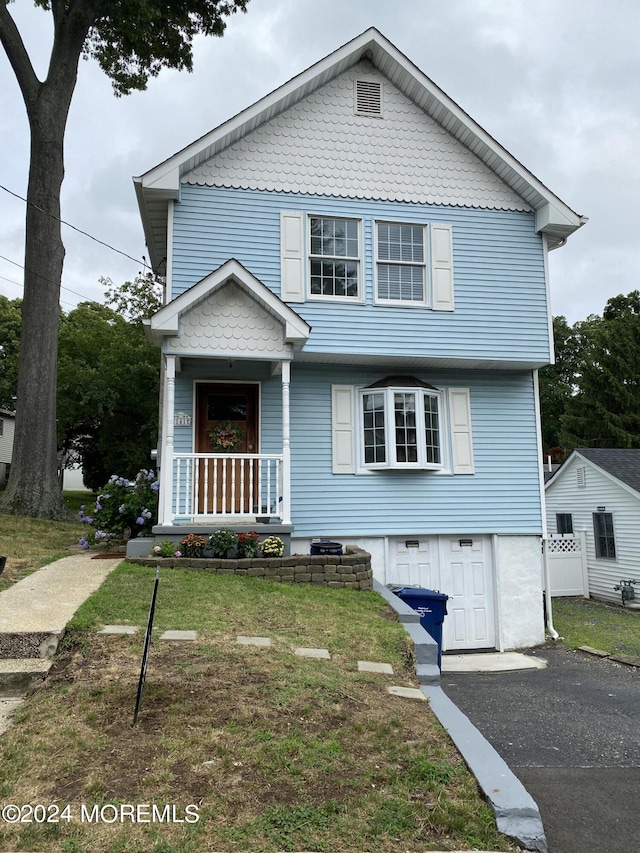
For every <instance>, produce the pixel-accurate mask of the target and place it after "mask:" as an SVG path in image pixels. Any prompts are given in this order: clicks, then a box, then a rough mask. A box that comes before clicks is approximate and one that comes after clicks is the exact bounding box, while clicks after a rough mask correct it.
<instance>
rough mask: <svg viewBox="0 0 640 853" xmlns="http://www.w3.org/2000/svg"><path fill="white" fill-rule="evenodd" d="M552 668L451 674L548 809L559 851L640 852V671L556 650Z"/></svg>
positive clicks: (467, 706)
mask: <svg viewBox="0 0 640 853" xmlns="http://www.w3.org/2000/svg"><path fill="white" fill-rule="evenodd" d="M533 654H535V655H536V656H537V657H542V658H545V659H546V660H547V661H548V667H547V668H546V669H543V670H526V671H521V672H508V673H505V672H503V673H479V674H478V673H465V674H458V673H456V674H454V673H450V674H446V673H443V674H442V687H443V689H444V691H445V692H446V693H447V695H448V696H449V697H450V698H451V699H452V700H453V701H454V702H455V703H456V705H457V706H458V707H459V708H460V710H461V711H463V713H465V714H466V715H467V716H468V717H469V719H470V720H471V722H472V723H473V724H474V725H475V726H476V727H477V728H478V729H479V730H480V731H481V732H482V734H483V735H484V736H485V737H486V738H487V740H488V741H489V742H490V743H491V744H492V745H493V746H494V748H495V749H496V750H497V751H498V753H499V754H500V755H501V756H502V758H504V760H505V761H506V762H507V764H508V765H509V766H510V767H511V769H512V770H513V772H514V773H515V774H516V775H517V776H518V778H519V779H520V780H521V781H522V783H523V784H524V786H525V787H526V788H527V790H528V791H529V793H530V794H531V796H532V797H533V798H534V800H535V801H536V802H537V803H538V806H539V808H540V814H541V816H542V821H543V824H544V827H545V831H546V835H547V841H548V844H549V851H550V853H601V851H607V853H630V851H632V850H638V849H640V806H639V804H638V802H639V801H638V795H639V792H640V670H637V669H635V668H633V667H627V666H624V665H623V664H616V663H612V662H610V661H607V660H600V659H597V658H591V657H589V656H587V655H585V654H584V653H582V652H574V651H571V650H568V649H564V648H562V647H555V646H550V647H548V648H544V649H538V650H536V651H535V652H533Z"/></svg>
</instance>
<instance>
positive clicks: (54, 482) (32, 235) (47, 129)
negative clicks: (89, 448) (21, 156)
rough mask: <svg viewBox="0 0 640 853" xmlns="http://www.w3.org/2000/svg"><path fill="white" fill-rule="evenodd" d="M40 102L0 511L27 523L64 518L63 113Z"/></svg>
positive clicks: (48, 101)
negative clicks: (60, 450)
mask: <svg viewBox="0 0 640 853" xmlns="http://www.w3.org/2000/svg"><path fill="white" fill-rule="evenodd" d="M42 94H43V95H44V94H45V93H42ZM46 95H47V96H48V97H47V96H45V97H41V98H39V99H38V104H37V106H36V107H35V108H34V109H33V111H32V115H31V116H30V120H31V165H30V169H29V187H28V190H27V214H26V246H25V283H24V301H23V303H22V335H21V338H20V367H19V371H18V393H17V403H16V428H15V440H14V445H13V460H12V464H11V474H10V477H9V483H8V486H7V489H6V491H5V494H4V496H3V500H2V509H3V510H4V511H5V512H9V513H13V514H15V515H26V516H30V517H33V518H62V517H64V516H66V515H68V511H67V509H66V507H65V504H64V500H63V498H62V492H61V490H60V484H59V481H58V476H57V444H56V377H57V360H58V325H59V315H60V308H59V302H60V282H61V278H62V264H63V260H64V246H63V244H62V235H61V230H60V189H61V186H62V179H63V177H64V159H63V158H64V153H63V139H64V131H65V125H66V110H64V109H61V108H60V107H61V105H60V104H59V103H57V101H58V98H57V97H56V93H55V92H52V91H51V90H49V91H48V92H47V93H46ZM45 211H46V212H45Z"/></svg>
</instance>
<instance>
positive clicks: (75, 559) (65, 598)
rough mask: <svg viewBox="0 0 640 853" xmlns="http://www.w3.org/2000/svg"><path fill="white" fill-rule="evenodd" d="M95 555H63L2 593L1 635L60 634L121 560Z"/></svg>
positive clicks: (0, 596) (0, 597) (0, 593)
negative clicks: (95, 557)
mask: <svg viewBox="0 0 640 853" xmlns="http://www.w3.org/2000/svg"><path fill="white" fill-rule="evenodd" d="M92 556H93V555H90V554H74V555H73V556H71V557H63V559H62V560H56V562H55V563H50V564H49V565H48V566H44V567H43V568H42V569H38V571H37V572H33V574H31V575H27V577H26V578H23V579H22V580H21V581H18V583H16V584H14V585H13V586H11V587H9V589H5V590H4V591H3V592H0V635H1V634H18V633H26V632H36V633H51V634H55V633H60V632H61V631H62V630H63V629H64V626H65V625H66V624H67V622H68V621H69V620H70V619H71V617H72V616H73V614H74V613H75V612H76V610H77V609H78V607H80V605H81V604H82V603H83V602H84V601H86V599H87V598H88V597H89V596H90V595H91V593H93V592H95V591H96V590H97V589H98V587H99V586H100V584H101V583H102V582H103V581H104V579H105V578H106V577H107V575H108V574H109V572H110V571H111V570H112V569H114V568H115V567H116V566H117V565H118V562H119V561H118V560H116V559H114V560H93V559H92ZM0 657H4V655H2V646H1V645H0Z"/></svg>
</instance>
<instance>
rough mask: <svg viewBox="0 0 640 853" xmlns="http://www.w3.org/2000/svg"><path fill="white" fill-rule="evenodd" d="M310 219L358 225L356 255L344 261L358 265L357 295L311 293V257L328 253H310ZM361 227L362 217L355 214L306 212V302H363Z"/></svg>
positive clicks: (350, 303) (351, 303) (348, 303)
mask: <svg viewBox="0 0 640 853" xmlns="http://www.w3.org/2000/svg"><path fill="white" fill-rule="evenodd" d="M312 219H334V220H339V221H341V222H355V223H356V224H357V226H358V256H357V257H351V256H349V257H345V258H344V260H345V261H355V262H356V263H357V265H358V295H357V296H334V295H330V296H325V295H323V294H322V293H311V259H312V258H322V257H326V258H328V257H329V255H312V254H311V220H312ZM363 236H364V235H363V227H362V219H361V218H359V217H357V216H336V215H335V214H331V213H309V214H307V227H306V240H307V247H306V255H307V257H306V280H307V287H306V291H307V301H308V302H315V301H317V302H344V303H346V304H347V305H354V304H356V305H358V304H363V303H364V292H365V286H364V259H363Z"/></svg>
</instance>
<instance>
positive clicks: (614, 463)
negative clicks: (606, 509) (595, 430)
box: [548, 447, 640, 497]
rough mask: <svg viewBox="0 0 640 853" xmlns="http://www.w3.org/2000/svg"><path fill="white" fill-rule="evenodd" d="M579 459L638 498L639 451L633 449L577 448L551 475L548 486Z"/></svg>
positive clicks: (639, 489) (639, 483)
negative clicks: (571, 463)
mask: <svg viewBox="0 0 640 853" xmlns="http://www.w3.org/2000/svg"><path fill="white" fill-rule="evenodd" d="M580 457H581V458H582V459H584V460H586V461H587V462H590V463H591V464H592V465H595V466H596V467H597V468H600V470H601V471H603V472H604V473H605V474H606V475H607V476H609V477H613V478H615V479H616V480H619V481H620V483H622V484H623V485H625V486H627V487H629V488H630V489H632V490H633V491H634V492H637V493H638V495H636V497H638V496H640V450H636V449H633V448H630V449H627V448H624V449H621V448H618V449H608V448H592V447H586V448H585V447H580V448H577V449H576V450H574V451H573V453H572V454H571V456H569V458H568V459H567V460H566V461H565V462H564V464H563V465H562V467H561V468H560V469H559V471H557V472H556V473H555V474H554V475H553V478H552V479H551V480H550V481H549V483H548V485H551V484H552V483H554V482H556V481H557V480H558V479H559V478H560V476H561V475H562V473H563V472H564V471H565V470H566V469H567V468H568V465H569V462H570V461H571V460H572V459H576V458H580Z"/></svg>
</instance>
